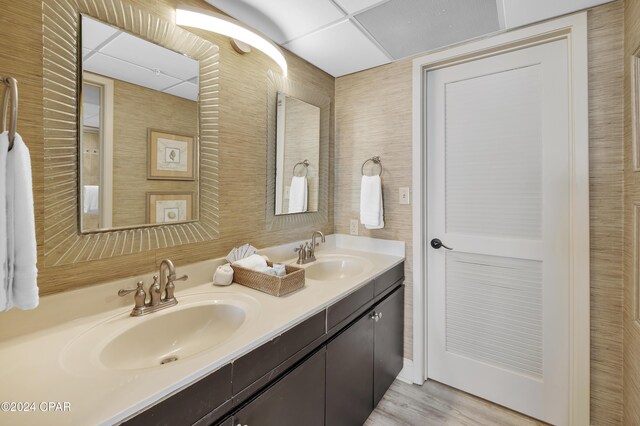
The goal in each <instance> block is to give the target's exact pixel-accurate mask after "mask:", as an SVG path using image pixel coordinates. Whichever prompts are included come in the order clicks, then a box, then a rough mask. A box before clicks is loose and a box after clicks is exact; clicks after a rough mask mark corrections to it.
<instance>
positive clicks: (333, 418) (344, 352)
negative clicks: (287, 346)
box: [326, 314, 374, 426]
mask: <svg viewBox="0 0 640 426" xmlns="http://www.w3.org/2000/svg"><path fill="white" fill-rule="evenodd" d="M373 328H374V321H373V320H372V319H371V317H370V316H369V314H367V315H365V316H363V317H362V318H360V319H359V320H358V321H357V322H355V323H354V324H353V325H351V326H350V327H349V328H347V329H346V330H345V331H344V332H342V333H341V334H340V335H338V336H337V337H336V338H335V339H334V340H332V341H331V342H330V343H329V344H328V345H327V414H326V418H327V423H326V424H327V426H342V425H344V426H360V425H362V424H363V423H364V422H365V421H366V420H367V417H369V414H370V413H371V411H372V410H373Z"/></svg>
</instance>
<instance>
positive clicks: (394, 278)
mask: <svg viewBox="0 0 640 426" xmlns="http://www.w3.org/2000/svg"><path fill="white" fill-rule="evenodd" d="M403 278H404V262H400V264H399V265H396V266H394V267H393V268H391V269H389V270H388V271H387V272H384V273H382V274H381V275H380V276H379V277H377V278H376V279H375V283H376V284H375V295H376V296H377V295H379V294H380V293H382V292H384V291H385V290H386V289H388V288H389V287H391V286H392V285H394V284H395V283H397V282H398V281H400V280H401V279H403Z"/></svg>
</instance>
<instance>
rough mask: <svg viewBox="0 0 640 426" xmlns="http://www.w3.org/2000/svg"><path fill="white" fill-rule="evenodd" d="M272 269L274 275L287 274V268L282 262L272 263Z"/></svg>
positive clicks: (282, 275)
mask: <svg viewBox="0 0 640 426" xmlns="http://www.w3.org/2000/svg"><path fill="white" fill-rule="evenodd" d="M273 269H274V271H276V275H277V276H279V277H284V276H285V275H287V269H286V266H285V265H284V263H274V264H273Z"/></svg>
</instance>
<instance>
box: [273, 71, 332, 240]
mask: <svg viewBox="0 0 640 426" xmlns="http://www.w3.org/2000/svg"><path fill="white" fill-rule="evenodd" d="M330 132H331V98H330V97H329V96H328V95H326V94H324V93H323V92H321V91H319V90H317V89H316V88H314V87H312V86H308V85H306V84H301V83H299V82H296V81H295V80H292V79H290V78H286V77H282V76H280V75H278V74H276V73H274V72H273V71H271V70H269V72H268V73H267V200H266V204H267V209H266V229H267V230H270V231H271V230H277V229H291V228H292V227H302V226H314V227H321V226H323V225H326V224H327V222H328V220H329V215H330V212H329V193H330V188H329V175H330V170H331V165H330V164H329V163H330V161H329V159H330V151H331V146H330V137H329V136H330ZM305 160H306V163H305ZM306 164H308V165H306ZM305 174H306V175H307V178H306V182H305V179H302V177H304V175H305ZM300 183H301V184H302V185H301V186H299V187H298V188H300V187H301V188H302V190H301V191H300V192H299V193H297V194H295V193H294V192H295V188H293V187H294V186H295V185H296V184H300ZM305 183H306V189H307V200H306V204H305V203H304V185H305ZM300 193H302V196H300ZM292 196H294V197H296V196H298V198H297V199H298V201H301V202H299V203H298V205H297V208H296V206H294V205H293V203H292V202H291V197H292ZM294 201H295V199H294ZM292 213H297V214H292Z"/></svg>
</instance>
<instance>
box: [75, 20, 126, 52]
mask: <svg viewBox="0 0 640 426" xmlns="http://www.w3.org/2000/svg"><path fill="white" fill-rule="evenodd" d="M117 32H118V29H117V28H114V27H112V26H111V25H107V24H103V23H102V22H100V21H96V20H95V19H91V18H88V17H86V16H84V15H83V16H82V47H85V48H88V49H92V50H93V49H95V48H96V47H98V46H99V45H100V44H102V43H104V42H105V41H107V40H108V39H109V37H111V36H112V35H114V34H115V33H117Z"/></svg>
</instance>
